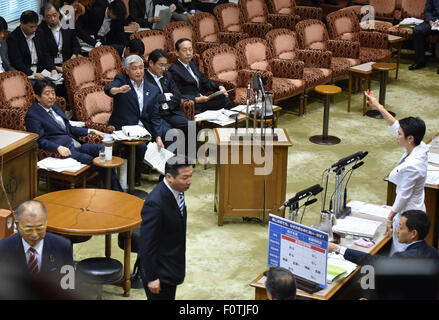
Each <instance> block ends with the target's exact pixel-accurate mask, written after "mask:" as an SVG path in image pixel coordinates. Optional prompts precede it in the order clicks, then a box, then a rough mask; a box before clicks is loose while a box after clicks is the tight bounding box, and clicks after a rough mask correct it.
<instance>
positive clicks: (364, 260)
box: [328, 210, 439, 266]
mask: <svg viewBox="0 0 439 320" xmlns="http://www.w3.org/2000/svg"><path fill="white" fill-rule="evenodd" d="M429 229H430V221H429V219H428V216H427V215H426V214H425V212H423V211H420V210H408V211H406V212H404V213H403V214H402V215H401V220H400V221H399V227H398V229H397V234H398V241H399V242H401V243H407V244H410V245H409V246H408V247H407V249H406V250H405V251H401V252H397V253H395V254H394V255H393V256H392V257H395V258H433V259H439V253H438V251H437V250H436V249H435V248H433V247H432V246H429V245H428V244H427V243H426V242H425V240H424V238H425V237H426V236H427V234H428V230H429ZM334 251H335V252H337V253H340V254H343V257H344V258H345V259H346V260H349V261H351V262H353V263H356V264H358V265H361V266H362V265H367V264H372V263H373V262H374V261H376V260H377V259H382V258H383V257H380V256H378V255H370V254H368V253H364V252H362V251H358V250H354V249H346V248H343V247H341V246H339V245H337V244H334V243H329V245H328V252H334Z"/></svg>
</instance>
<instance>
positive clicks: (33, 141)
mask: <svg viewBox="0 0 439 320" xmlns="http://www.w3.org/2000/svg"><path fill="white" fill-rule="evenodd" d="M37 139H38V135H37V134H35V133H29V132H24V131H17V130H10V129H3V128H1V129H0V162H2V163H3V183H4V185H5V189H6V193H7V195H8V199H9V201H10V203H11V206H12V207H13V208H15V207H17V206H18V205H19V204H20V203H21V202H23V201H25V200H29V199H32V198H33V197H35V196H36V195H37V190H38V188H37V161H38V160H37V157H38V155H37V152H38V144H37ZM0 166H1V163H0ZM0 208H8V204H7V201H6V199H5V197H4V196H3V193H2V192H0Z"/></svg>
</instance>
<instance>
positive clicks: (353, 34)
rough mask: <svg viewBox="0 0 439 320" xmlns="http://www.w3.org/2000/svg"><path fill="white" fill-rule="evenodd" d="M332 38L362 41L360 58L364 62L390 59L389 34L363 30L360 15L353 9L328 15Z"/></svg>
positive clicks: (327, 19)
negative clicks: (359, 19)
mask: <svg viewBox="0 0 439 320" xmlns="http://www.w3.org/2000/svg"><path fill="white" fill-rule="evenodd" d="M326 21H327V25H328V31H329V35H330V37H331V39H336V40H348V41H358V42H360V60H361V62H362V63H365V62H369V61H375V62H382V61H388V60H390V58H391V55H392V53H391V51H390V50H389V49H387V48H388V47H389V43H388V42H389V41H388V37H387V34H385V33H380V32H372V31H362V30H361V28H360V23H359V21H358V17H357V16H356V14H355V13H353V12H352V11H335V12H332V13H330V14H328V15H327V17H326Z"/></svg>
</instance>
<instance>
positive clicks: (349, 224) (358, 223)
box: [332, 216, 382, 238]
mask: <svg viewBox="0 0 439 320" xmlns="http://www.w3.org/2000/svg"><path fill="white" fill-rule="evenodd" d="M381 223H382V222H379V221H373V220H366V219H361V218H356V217H351V216H347V217H345V218H344V219H338V220H337V224H336V225H335V226H333V227H332V231H333V232H337V233H343V234H351V235H356V236H360V237H367V238H373V237H374V236H375V234H376V232H377V229H378V227H379V226H380V225H381Z"/></svg>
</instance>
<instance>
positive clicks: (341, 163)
mask: <svg viewBox="0 0 439 320" xmlns="http://www.w3.org/2000/svg"><path fill="white" fill-rule="evenodd" d="M367 154H368V152H367V151H366V152H362V151H359V152H356V153H354V154H351V155H350V156H347V157H344V158H342V159H340V160H338V161H337V162H336V163H334V164H333V165H332V166H331V168H335V167H337V168H339V167H344V166H347V165H348V164H350V163H352V162H354V161H356V160H360V159H363V158H364V157H365V156H367Z"/></svg>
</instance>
